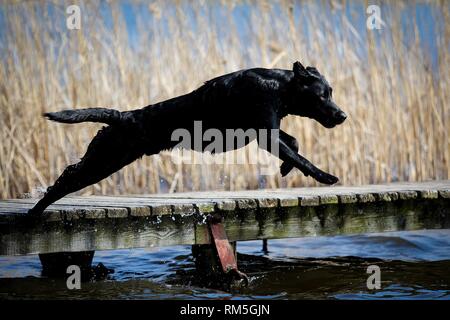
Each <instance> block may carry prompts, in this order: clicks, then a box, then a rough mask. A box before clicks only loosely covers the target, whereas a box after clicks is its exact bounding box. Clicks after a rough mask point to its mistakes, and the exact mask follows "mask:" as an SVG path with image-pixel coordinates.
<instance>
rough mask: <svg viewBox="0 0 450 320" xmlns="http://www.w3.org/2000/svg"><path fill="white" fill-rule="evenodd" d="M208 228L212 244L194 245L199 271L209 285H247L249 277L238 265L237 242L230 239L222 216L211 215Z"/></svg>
mask: <svg viewBox="0 0 450 320" xmlns="http://www.w3.org/2000/svg"><path fill="white" fill-rule="evenodd" d="M208 229H209V233H210V238H211V244H206V245H195V246H193V247H192V252H193V255H194V257H195V261H196V267H197V270H198V271H199V273H200V274H202V276H203V277H204V278H205V279H207V280H206V281H207V283H208V284H209V286H218V285H219V286H225V287H230V286H232V287H242V286H247V285H248V277H247V275H245V274H244V273H242V272H241V271H239V269H238V266H237V255H236V243H235V242H233V243H230V242H229V241H228V237H227V235H226V233H225V228H224V225H223V221H222V218H221V217H210V218H209V219H208Z"/></svg>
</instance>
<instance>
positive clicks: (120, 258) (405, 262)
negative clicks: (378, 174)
mask: <svg viewBox="0 0 450 320" xmlns="http://www.w3.org/2000/svg"><path fill="white" fill-rule="evenodd" d="M238 252H239V253H240V254H239V264H240V268H241V270H242V271H244V272H246V273H247V274H248V275H249V276H250V285H249V287H248V288H246V289H244V290H242V291H240V292H238V291H235V292H224V291H221V290H214V289H205V288H201V287H199V286H197V285H196V283H197V282H198V281H197V278H196V277H197V276H196V273H195V269H194V262H193V258H192V255H191V250H190V247H188V246H178V247H169V248H159V249H138V250H114V251H103V252H96V255H95V258H94V262H95V263H98V262H102V263H104V264H105V265H106V266H107V267H110V268H113V269H115V273H114V274H113V275H111V276H110V278H109V279H108V280H105V281H97V282H90V283H82V288H81V290H68V289H67V288H66V284H65V281H64V280H50V279H46V278H42V277H41V276H40V263H39V259H38V257H37V256H25V257H0V298H3V299H5V298H6V299H21V298H32V299H36V298H38V299H41V298H70V299H85V298H90V299H99V298H100V299H450V230H430V231H415V232H395V233H383V234H371V235H357V236H336V237H317V238H303V239H283V240H271V241H269V253H268V254H264V253H263V252H262V243H261V241H249V242H240V243H238ZM369 265H377V266H379V267H380V270H381V289H379V290H369V289H367V285H366V281H367V278H368V276H369V274H367V273H366V271H367V267H368V266H369Z"/></svg>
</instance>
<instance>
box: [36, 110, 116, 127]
mask: <svg viewBox="0 0 450 320" xmlns="http://www.w3.org/2000/svg"><path fill="white" fill-rule="evenodd" d="M43 115H44V117H46V118H47V119H49V120H52V121H57V122H63V123H80V122H101V123H106V124H109V125H113V124H117V123H119V122H120V121H121V120H122V114H121V112H120V111H118V110H114V109H107V108H87V109H74V110H63V111H58V112H47V113H44V114H43Z"/></svg>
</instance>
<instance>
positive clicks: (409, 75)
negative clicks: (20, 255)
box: [0, 1, 450, 198]
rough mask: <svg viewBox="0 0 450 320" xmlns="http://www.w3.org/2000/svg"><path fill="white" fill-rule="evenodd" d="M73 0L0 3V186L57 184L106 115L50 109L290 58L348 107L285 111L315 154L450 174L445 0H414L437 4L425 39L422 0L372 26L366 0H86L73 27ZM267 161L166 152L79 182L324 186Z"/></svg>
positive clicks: (339, 169) (341, 162) (344, 165)
mask: <svg viewBox="0 0 450 320" xmlns="http://www.w3.org/2000/svg"><path fill="white" fill-rule="evenodd" d="M69 4H71V3H64V2H60V1H55V2H50V1H48V2H41V1H26V2H23V3H20V2H18V1H6V2H3V3H2V4H1V5H0V25H1V26H2V30H1V31H0V40H1V46H0V52H1V57H0V110H1V111H0V141H1V142H0V171H1V172H0V198H9V197H20V196H23V195H25V194H30V193H31V194H32V195H35V194H36V192H35V191H36V190H40V189H42V188H43V187H45V186H47V185H49V184H51V183H52V182H53V181H54V180H55V179H56V177H57V176H58V175H59V174H60V173H61V172H62V170H63V169H64V168H65V167H66V166H67V165H68V164H70V163H73V162H76V161H77V160H78V159H79V157H80V156H81V155H82V154H83V153H84V151H85V149H86V147H87V144H88V143H89V141H90V140H91V139H92V137H93V136H94V134H95V132H96V130H98V129H99V127H100V126H98V125H94V124H79V125H73V126H71V125H62V124H55V123H50V122H47V121H45V120H44V119H43V118H42V117H41V116H40V115H41V113H42V112H44V111H54V110H59V109H63V108H81V107H88V106H107V107H108V106H110V107H114V108H117V109H120V110H129V109H133V108H138V107H142V106H145V105H148V104H151V103H155V102H157V101H160V100H163V99H167V98H170V97H173V96H175V95H179V94H183V93H186V92H189V91H190V90H193V89H195V88H196V87H198V86H199V85H201V83H202V82H203V81H205V80H207V79H209V78H212V77H214V76H217V75H220V74H223V73H227V72H231V71H234V70H237V69H241V68H249V67H254V66H261V67H278V68H291V65H292V62H293V61H295V60H301V61H302V62H303V63H304V64H307V65H314V66H316V67H317V68H318V69H319V70H320V71H321V72H322V73H323V74H325V75H326V77H327V78H328V80H329V82H330V83H331V84H332V85H333V89H334V90H333V92H334V98H335V100H336V102H337V103H338V104H339V105H340V106H342V108H343V109H344V110H345V111H346V112H347V113H348V115H349V119H348V120H347V122H346V123H345V124H344V125H342V126H339V127H337V128H335V129H333V130H327V129H325V128H322V127H321V126H320V125H319V124H317V123H314V122H313V121H311V120H309V119H300V118H294V117H288V118H287V119H285V120H283V123H282V127H283V129H285V130H286V131H287V132H288V133H290V134H292V135H294V136H296V137H297V138H298V140H299V142H300V152H301V153H302V154H303V155H304V156H306V157H307V158H309V159H310V160H311V161H312V162H313V163H315V164H317V165H318V166H319V167H321V168H323V169H324V170H327V171H329V172H331V173H333V174H335V175H336V176H338V177H340V179H341V183H342V184H365V183H383V182H389V181H398V180H401V181H406V180H411V181H414V180H427V179H448V178H449V172H450V170H449V161H450V148H449V139H448V137H449V133H450V129H449V128H450V126H449V120H450V111H449V106H448V103H449V102H450V90H449V88H450V87H449V84H450V73H449V70H450V51H449V47H450V43H449V40H450V25H449V24H448V21H450V19H449V12H450V10H449V3H448V2H446V1H435V2H422V1H420V2H419V5H420V6H422V7H426V8H427V9H429V10H431V14H432V15H433V19H432V20H433V23H434V29H433V30H432V31H430V32H429V33H427V34H426V37H427V39H425V40H426V41H425V42H424V35H423V34H421V33H420V32H419V27H420V24H419V21H418V20H417V19H421V17H420V16H416V15H415V14H410V15H408V12H414V10H415V9H414V8H415V6H416V3H413V2H410V1H393V2H391V3H390V4H387V5H384V6H383V7H382V14H383V15H382V18H383V20H384V22H385V23H386V25H385V26H384V27H383V29H382V30H381V31H377V30H374V31H370V30H367V29H366V28H365V19H366V13H365V8H366V5H367V3H366V2H364V1H353V2H347V1H345V2H338V1H331V2H326V1H320V2H319V1H318V2H309V1H305V2H300V3H297V2H295V3H293V2H290V1H243V2H239V1H230V2H225V1H223V2H219V1H211V2H208V1H205V2H190V1H189V2H188V1H160V2H151V3H149V2H146V1H132V2H131V3H130V2H127V3H124V4H120V3H118V2H116V1H110V2H101V3H99V4H97V2H94V1H92V2H91V1H86V2H82V4H81V13H82V28H81V30H78V31H77V30H67V28H66V26H65V19H66V13H65V10H66V7H67V5H69ZM347 9H348V11H349V13H348V14H344V13H343V12H344V11H345V10H347ZM408 10H409V11H408ZM405 15H406V17H407V18H406V20H405ZM358 19H363V22H362V23H357V22H356V21H358ZM127 21H128V22H127ZM401 21H404V22H401ZM127 28H128V30H131V31H127ZM130 28H131V29H130ZM430 43H431V45H432V46H434V49H433V50H434V58H433V54H432V53H431V52H433V50H431V51H430V50H429V49H428V46H429V45H430ZM238 152H248V150H243V151H238ZM259 173H260V168H259V167H258V166H256V165H175V164H174V163H173V162H172V161H171V158H170V155H169V154H167V153H165V154H164V153H163V154H161V155H159V156H153V157H145V158H143V159H141V160H139V161H137V162H136V163H134V164H132V165H130V166H128V167H126V168H124V169H123V170H121V171H120V172H118V173H116V174H114V175H113V176H111V177H109V178H108V179H105V180H104V181H103V182H101V183H99V184H96V185H94V186H92V187H88V188H86V189H84V190H82V192H81V194H93V193H97V194H115V193H153V192H167V191H171V192H173V191H185V190H217V189H225V190H235V189H246V188H248V189H254V188H258V187H268V188H272V187H294V186H310V185H317V184H316V183H315V182H314V181H313V180H312V179H311V178H305V177H304V176H303V175H302V174H300V173H299V172H298V171H295V172H294V173H291V174H290V175H289V176H288V177H286V178H281V177H280V175H272V176H261V175H260V174H259Z"/></svg>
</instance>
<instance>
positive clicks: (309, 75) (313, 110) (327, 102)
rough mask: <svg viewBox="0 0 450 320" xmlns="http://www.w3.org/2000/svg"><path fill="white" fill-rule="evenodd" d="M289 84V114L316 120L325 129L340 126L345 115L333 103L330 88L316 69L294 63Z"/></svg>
mask: <svg viewBox="0 0 450 320" xmlns="http://www.w3.org/2000/svg"><path fill="white" fill-rule="evenodd" d="M293 71H294V78H293V79H292V82H291V87H290V88H291V91H290V92H289V95H290V97H291V101H290V104H291V105H290V106H288V112H289V113H290V114H294V115H298V116H302V117H308V118H312V119H315V120H317V121H318V122H319V123H320V124H321V125H323V126H324V127H326V128H333V127H335V126H337V125H338V124H341V123H342V122H344V121H345V119H346V118H347V115H346V114H345V113H344V112H343V111H342V110H341V109H340V108H339V107H338V106H337V105H336V104H335V103H334V102H333V100H332V88H331V86H330V85H329V84H328V82H327V80H326V79H325V77H324V76H322V75H321V74H320V73H319V71H317V69H316V68H313V67H306V68H305V67H303V65H302V64H301V63H300V62H298V61H297V62H295V63H294V67H293Z"/></svg>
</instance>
